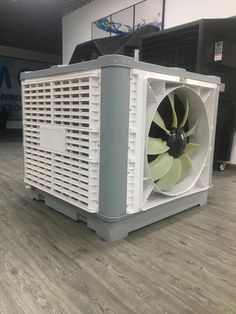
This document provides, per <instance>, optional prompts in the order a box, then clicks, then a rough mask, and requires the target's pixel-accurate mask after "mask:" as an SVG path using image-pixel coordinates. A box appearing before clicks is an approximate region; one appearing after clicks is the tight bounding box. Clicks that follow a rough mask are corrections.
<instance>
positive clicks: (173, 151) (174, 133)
mask: <svg viewBox="0 0 236 314" xmlns="http://www.w3.org/2000/svg"><path fill="white" fill-rule="evenodd" d="M186 144H187V137H186V135H185V132H184V130H183V129H182V128H172V129H171V131H170V136H169V138H168V140H167V145H168V146H169V147H170V149H169V151H168V153H169V155H170V156H173V157H174V158H177V157H179V156H180V155H182V153H183V152H184V150H185V146H186Z"/></svg>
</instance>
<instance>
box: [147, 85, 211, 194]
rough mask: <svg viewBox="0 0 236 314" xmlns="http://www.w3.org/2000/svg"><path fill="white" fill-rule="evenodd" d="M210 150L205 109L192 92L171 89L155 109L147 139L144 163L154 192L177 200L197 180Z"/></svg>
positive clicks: (191, 90)
mask: <svg viewBox="0 0 236 314" xmlns="http://www.w3.org/2000/svg"><path fill="white" fill-rule="evenodd" d="M208 150H209V125H208V119H207V113H206V110H205V106H204V103H203V101H202V100H201V98H200V96H199V95H198V94H197V93H196V92H195V91H194V90H193V89H191V88H188V87H179V88H176V89H172V90H171V92H170V93H168V94H167V95H166V96H165V97H164V98H163V99H162V101H161V102H160V104H159V105H158V106H157V109H156V112H155V114H154V116H153V119H152V121H151V124H150V128H149V132H148V138H147V146H146V152H147V163H148V171H149V174H150V177H151V178H152V181H153V184H154V186H155V190H156V191H157V192H159V193H162V194H165V195H169V196H176V195H179V194H182V193H185V192H187V191H188V190H189V189H191V188H192V187H193V186H194V185H195V183H196V181H197V180H198V178H199V176H200V175H201V172H202V170H203V168H204V166H205V162H206V159H207V156H208Z"/></svg>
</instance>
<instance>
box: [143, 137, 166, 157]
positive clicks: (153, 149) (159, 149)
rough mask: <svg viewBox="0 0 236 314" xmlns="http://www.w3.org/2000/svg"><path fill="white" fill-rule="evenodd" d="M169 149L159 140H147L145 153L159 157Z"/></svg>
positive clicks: (151, 138)
mask: <svg viewBox="0 0 236 314" xmlns="http://www.w3.org/2000/svg"><path fill="white" fill-rule="evenodd" d="M169 149H170V147H169V146H167V143H166V142H165V141H163V140H162V139H160V138H153V137H149V138H148V144H147V153H148V155H159V154H162V153H165V152H167V151H168V150H169Z"/></svg>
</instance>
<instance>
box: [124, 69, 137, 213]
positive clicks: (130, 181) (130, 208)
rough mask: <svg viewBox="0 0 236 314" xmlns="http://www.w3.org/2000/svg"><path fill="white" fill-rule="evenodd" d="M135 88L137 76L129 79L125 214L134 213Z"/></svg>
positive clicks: (132, 75)
mask: <svg viewBox="0 0 236 314" xmlns="http://www.w3.org/2000/svg"><path fill="white" fill-rule="evenodd" d="M137 88H138V75H134V74H131V78H130V110H129V142H128V175H127V212H128V213H132V212H134V211H136V200H135V189H136V186H135V165H136V153H137V151H136V144H137V143H136V142H137V127H138V125H137V123H138V119H137Z"/></svg>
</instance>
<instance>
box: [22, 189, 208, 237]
mask: <svg viewBox="0 0 236 314" xmlns="http://www.w3.org/2000/svg"><path fill="white" fill-rule="evenodd" d="M28 193H29V196H30V197H31V198H33V199H36V200H43V201H44V202H45V204H46V205H48V206H49V207H51V208H53V209H55V210H57V211H58V212H60V213H62V214H64V215H65V216H67V217H70V218H72V219H73V220H75V221H78V220H82V221H84V222H86V223H87V226H88V228H90V229H92V230H94V231H95V232H96V233H97V235H98V236H99V237H101V238H103V239H105V240H107V241H116V240H119V239H122V238H125V237H126V236H127V235H128V233H130V232H131V231H134V230H137V229H139V228H142V227H144V226H147V225H149V224H152V223H154V222H156V221H159V220H161V219H164V218H166V217H169V216H172V215H175V214H177V213H179V212H181V211H184V210H186V209H189V208H191V207H194V206H197V205H201V206H202V205H205V204H206V203H207V196H208V191H202V192H198V193H195V194H192V195H188V196H185V197H182V198H179V199H176V200H174V201H171V202H168V203H165V204H163V205H159V206H157V207H153V208H151V209H149V210H146V211H141V212H138V213H136V214H132V215H125V216H122V217H119V218H109V217H104V216H101V215H99V214H91V213H88V212H86V211H84V210H82V209H80V208H78V207H76V206H73V205H71V204H68V203H66V202H64V201H63V200H60V199H58V198H56V197H54V196H52V195H49V194H47V193H45V192H42V191H40V190H37V189H35V188H32V189H30V190H28Z"/></svg>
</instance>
